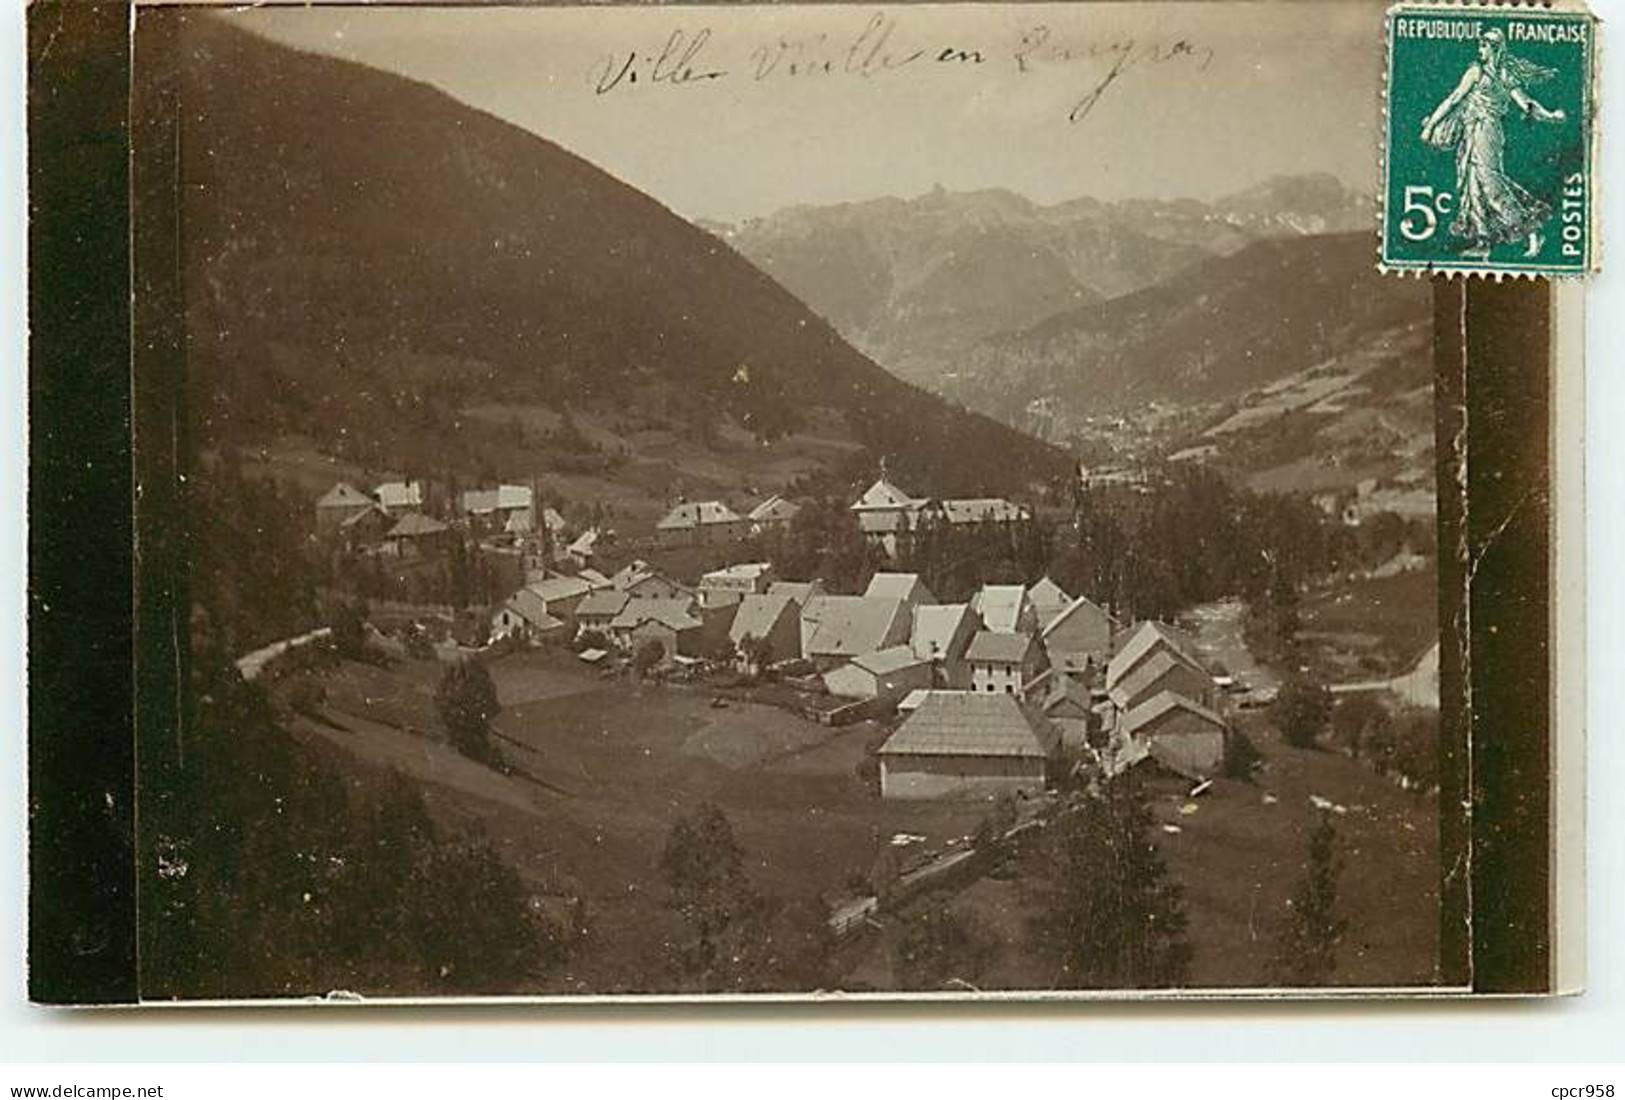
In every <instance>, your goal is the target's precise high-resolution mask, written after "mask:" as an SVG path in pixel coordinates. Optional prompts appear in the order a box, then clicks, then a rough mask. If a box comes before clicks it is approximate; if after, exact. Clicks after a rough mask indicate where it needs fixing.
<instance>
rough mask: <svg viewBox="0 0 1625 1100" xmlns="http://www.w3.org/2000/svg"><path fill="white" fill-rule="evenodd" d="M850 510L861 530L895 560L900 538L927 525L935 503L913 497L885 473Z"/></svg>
mask: <svg viewBox="0 0 1625 1100" xmlns="http://www.w3.org/2000/svg"><path fill="white" fill-rule="evenodd" d="M849 510H850V511H851V512H852V513H853V514H854V515H855V516H856V517H857V521H858V530H860V531H862V532H863V534H864V535H865V536H866V537H867V538H869V539H870V540H871V541H875V542H879V543H880V544H881V545H882V546H883V547H884V548H885V550H886V553H887V554H889V555H891V556H893V557H895V556H896V554H897V544H898V539H899V538H903V537H907V536H908V535H909V534H911V533H912V532H913V531H914V530H915V529H917V528H918V527H919V526H920V525H921V524H922V523H923V522H925V519H926V517H927V516H928V515H930V514H931V502H930V501H929V500H925V499H920V498H916V497H911V496H909V495H908V494H907V493H905V492H903V490H901V489H899V488H898V487H897V486H895V485H893V484H892V483H891V482H890V481H888V480H886V476H885V475H884V474H882V475H881V476H880V477H879V478H878V479H877V480H876V481H875V483H874V484H873V485H871V486H869V488H867V489H865V490H864V491H863V495H862V496H860V497H858V499H857V500H856V501H855V502H853V503H852V504H851V505H850V506H849Z"/></svg>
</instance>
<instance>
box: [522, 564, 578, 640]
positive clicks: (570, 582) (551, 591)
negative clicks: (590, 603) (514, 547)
mask: <svg viewBox="0 0 1625 1100" xmlns="http://www.w3.org/2000/svg"><path fill="white" fill-rule="evenodd" d="M527 587H528V588H529V589H530V591H532V592H534V593H536V594H537V595H538V596H540V597H541V598H542V599H544V600H546V601H547V610H548V613H549V614H551V615H553V616H554V617H555V618H559V619H563V620H564V621H565V622H567V623H569V624H570V625H571V627H574V626H575V612H576V608H577V607H578V606H580V604H581V601H582V600H584V599H586V598H587V595H588V593H590V592H591V591H592V585H590V584H588V583H587V582H586V581H585V580H582V579H581V578H580V577H566V576H562V575H559V574H556V573H555V574H552V575H550V576H546V577H543V578H542V579H541V580H539V581H536V582H535V583H534V584H530V585H527Z"/></svg>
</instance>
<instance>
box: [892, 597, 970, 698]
mask: <svg viewBox="0 0 1625 1100" xmlns="http://www.w3.org/2000/svg"><path fill="white" fill-rule="evenodd" d="M980 629H981V621H980V620H979V619H977V617H976V613H975V612H973V611H972V610H971V609H970V604H965V603H947V604H927V605H925V606H924V607H916V608H915V609H914V629H913V631H912V632H911V633H910V635H909V645H911V646H912V647H913V649H914V655H915V656H916V657H919V658H920V659H921V660H925V661H930V662H931V667H932V670H933V671H934V673H935V676H934V681H935V684H934V686H936V687H941V688H954V689H956V690H959V691H964V690H966V689H968V688H969V687H970V686H971V677H970V663H969V662H967V661H966V660H965V651H966V650H967V649H969V648H970V643H971V639H972V638H974V637H976V633H977V631H978V630H980Z"/></svg>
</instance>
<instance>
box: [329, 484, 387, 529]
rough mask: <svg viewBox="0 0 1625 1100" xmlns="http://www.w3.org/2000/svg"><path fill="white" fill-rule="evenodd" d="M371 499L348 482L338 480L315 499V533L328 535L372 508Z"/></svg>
mask: <svg viewBox="0 0 1625 1100" xmlns="http://www.w3.org/2000/svg"><path fill="white" fill-rule="evenodd" d="M373 506H374V504H373V500H372V498H371V497H369V496H368V495H367V494H366V493H363V492H362V491H361V490H360V489H357V488H356V487H355V486H354V485H351V484H349V483H348V482H344V481H341V482H338V483H337V484H336V485H334V486H333V487H332V488H331V489H329V490H327V492H325V493H323V494H322V496H321V498H320V499H318V500H317V501H316V533H317V534H318V535H330V534H332V533H333V532H334V531H337V530H338V529H339V528H340V527H342V526H343V525H344V522H345V521H346V520H349V519H354V518H355V517H356V516H358V515H360V514H361V513H363V512H366V511H370V510H371V509H372V508H373Z"/></svg>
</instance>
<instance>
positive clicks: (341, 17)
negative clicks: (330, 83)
mask: <svg viewBox="0 0 1625 1100" xmlns="http://www.w3.org/2000/svg"><path fill="white" fill-rule="evenodd" d="M224 17H225V18H227V19H230V20H233V21H234V22H236V23H237V24H238V25H240V26H245V27H248V28H250V29H252V30H255V31H257V32H259V33H261V34H264V35H266V36H268V37H272V38H275V39H277V40H279V41H282V42H286V43H288V44H291V45H295V46H298V47H300V48H304V49H310V50H316V51H320V52H323V53H328V54H332V55H334V56H338V57H343V58H348V59H351V60H355V61H360V62H363V63H365V64H368V65H372V66H375V67H377V68H381V69H388V70H391V71H394V72H398V73H402V74H405V75H407V76H410V77H413V78H415V79H418V80H423V81H426V82H428V83H431V84H433V85H436V86H437V87H439V88H441V89H443V90H445V91H446V92H448V93H450V94H451V95H453V96H455V97H456V98H457V99H460V100H462V101H464V102H466V103H469V104H471V105H473V106H476V107H479V108H481V109H483V110H486V111H489V112H491V113H492V114H495V115H498V116H499V117H502V118H504V119H507V120H509V121H511V122H514V123H516V124H518V125H520V126H523V127H525V128H526V129H529V130H532V131H534V132H536V133H538V134H541V135H543V136H544V137H547V138H549V139H551V140H553V141H556V142H558V143H559V144H561V145H564V146H565V147H567V148H569V149H571V150H573V151H574V152H576V153H579V154H580V155H582V156H584V157H586V158H587V159H588V160H590V161H592V162H593V163H595V164H597V165H599V166H600V167H602V168H605V169H607V170H608V171H610V172H612V173H614V174H615V175H616V176H619V177H620V178H621V179H623V180H625V181H627V182H628V183H630V184H632V185H633V186H635V187H637V188H639V189H641V190H643V191H646V192H647V193H649V194H651V195H653V196H654V197H655V198H657V199H659V200H660V201H661V202H663V203H665V204H666V205H667V206H669V207H670V208H672V209H673V210H675V211H677V212H678V213H680V214H683V215H685V216H687V217H691V218H693V217H702V218H714V219H719V220H728V221H731V220H737V219H739V218H743V217H748V216H752V215H758V214H767V213H771V212H772V211H774V210H777V209H780V208H782V207H785V206H790V205H794V204H797V203H820V204H822V203H831V202H840V201H846V200H851V199H866V198H872V197H876V196H880V195H902V196H911V195H916V194H919V193H921V192H923V191H927V190H929V189H930V188H932V187H933V186H935V185H937V184H941V185H942V186H944V187H946V188H948V189H949V190H972V189H976V188H984V187H1006V188H1009V189H1010V190H1013V191H1017V192H1020V193H1022V194H1025V195H1027V196H1029V197H1031V198H1033V199H1035V200H1037V201H1040V202H1046V203H1047V202H1056V201H1060V200H1064V199H1069V198H1076V197H1079V196H1083V195H1092V196H1095V197H1098V198H1103V199H1116V198H1132V197H1155V198H1173V197H1183V196H1190V197H1195V198H1210V197H1214V196H1217V195H1220V194H1224V193H1227V192H1231V191H1235V190H1239V189H1241V188H1243V187H1247V186H1249V185H1251V184H1253V183H1256V182H1258V181H1260V180H1262V179H1264V178H1266V177H1268V176H1270V175H1274V174H1277V173H1294V172H1305V171H1328V172H1332V173H1335V174H1336V175H1338V176H1340V177H1342V178H1343V179H1344V180H1346V181H1348V182H1349V183H1350V184H1353V185H1355V186H1358V187H1362V188H1365V189H1368V190H1369V189H1372V188H1374V186H1375V179H1376V166H1377V145H1376V142H1377V133H1378V132H1379V128H1378V124H1379V122H1380V99H1379V94H1380V88H1381V83H1382V2H1381V0H1378V2H1376V3H1370V2H1365V0H1330V2H1318V3H1294V4H1288V3H1257V4H1242V3H1230V2H1225V3H1197V4H1189V3H1114V4H1091V5H1083V4H1065V5H1051V4H1008V5H956V6H937V5H931V6H924V5H913V6H908V7H892V8H884V7H862V6H841V7H838V8H837V7H796V6H773V7H766V6H763V7H754V6H753V7H729V8H710V7H659V8H654V7H637V8H603V7H598V8H564V9H561V8H506V9H495V10H493V9H489V8H488V9H484V10H479V9H474V8H467V7H464V8H433V9H424V8H417V9H404V8H398V7H397V8H372V9H362V8H357V7H340V8H320V7H317V8H309V7H297V8H295V7H288V8H276V7H262V8H257V9H252V10H246V11H237V12H231V13H227V14H225V15H224ZM673 35H677V36H678V37H677V38H675V39H674V38H673ZM669 42H675V44H676V47H677V49H676V51H675V52H676V55H677V57H676V58H674V60H673V61H671V62H668V63H667V64H666V65H664V66H662V67H661V68H660V72H661V73H667V74H669V73H670V72H672V71H673V70H678V71H680V70H681V69H682V68H684V67H685V66H686V67H687V68H688V69H690V70H692V71H693V72H694V73H695V74H696V75H697V76H698V74H703V73H710V72H720V73H722V74H723V75H720V76H717V77H711V78H705V77H699V78H697V79H694V80H690V81H688V82H686V83H672V82H670V81H652V80H651V79H650V78H651V76H654V75H657V73H656V72H655V71H654V70H652V69H651V64H652V62H653V60H654V58H656V57H657V56H658V55H659V54H660V53H661V51H662V48H663V47H664V46H666V45H667V43H669ZM696 43H697V45H696ZM690 48H692V49H693V50H694V52H693V53H692V54H689V55H688V56H687V58H686V61H683V60H681V57H682V55H683V54H684V52H685V51H686V50H688V49H690ZM945 50H947V51H965V52H967V53H969V52H970V51H975V52H976V53H978V54H979V55H980V57H981V58H982V60H981V62H980V63H976V62H973V61H967V60H962V59H960V56H959V54H957V53H952V52H950V53H949V55H948V59H947V60H938V58H939V57H941V56H942V55H943V51H945ZM629 54H635V55H636V58H635V61H634V63H633V65H632V67H631V68H630V69H627V70H626V71H625V73H624V75H623V76H622V79H621V80H620V81H619V82H618V83H614V86H613V87H607V90H604V91H600V90H599V88H600V87H603V86H607V85H609V84H611V83H613V78H614V76H615V75H616V74H619V73H622V70H623V67H624V65H625V63H626V62H627V60H628V56H629ZM911 57H912V58H913V60H911V61H907V62H906V63H902V64H899V65H897V67H894V68H889V69H888V68H885V67H883V66H882V64H881V63H882V61H883V60H884V59H886V58H890V59H892V61H893V62H894V63H896V62H902V61H903V59H906V58H911ZM797 61H800V62H803V63H807V62H810V63H811V68H812V69H813V71H812V72H811V73H809V72H807V71H805V70H806V65H805V64H803V65H800V66H798V69H800V71H797V72H795V73H792V64H793V63H795V62H797ZM1114 68H1117V69H1118V72H1117V75H1116V77H1115V79H1113V80H1111V81H1110V82H1109V84H1108V85H1107V86H1106V87H1105V89H1104V90H1103V91H1102V92H1101V93H1100V95H1099V98H1098V100H1096V101H1095V102H1094V104H1093V106H1092V107H1090V108H1089V109H1087V110H1082V109H1081V108H1080V105H1081V104H1084V103H1085V101H1086V100H1087V99H1088V97H1089V96H1090V93H1091V92H1092V91H1093V90H1095V89H1096V88H1097V87H1098V86H1099V85H1100V84H1101V82H1102V80H1103V79H1105V78H1107V77H1108V76H1109V75H1110V74H1111V72H1112V71H1113V69H1114ZM825 69H827V70H830V71H822V70H825ZM865 70H867V71H865ZM633 72H636V73H637V74H638V75H637V80H636V81H635V82H634V81H633V80H632V79H631V74H632V73H633ZM1074 113H1078V114H1079V115H1080V117H1078V118H1077V119H1076V120H1073V119H1071V118H1070V116H1071V115H1073V114H1074Z"/></svg>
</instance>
